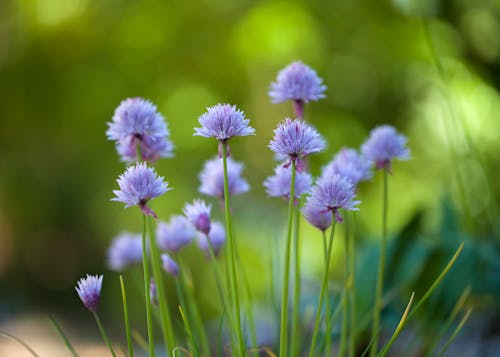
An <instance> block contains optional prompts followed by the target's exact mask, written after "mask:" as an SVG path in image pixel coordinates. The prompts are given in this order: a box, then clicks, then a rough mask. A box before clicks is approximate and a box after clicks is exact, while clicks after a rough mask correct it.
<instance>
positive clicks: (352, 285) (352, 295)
mask: <svg viewBox="0 0 500 357" xmlns="http://www.w3.org/2000/svg"><path fill="white" fill-rule="evenodd" d="M351 217H352V218H353V219H352V220H351ZM345 225H346V239H347V245H348V249H349V281H348V294H349V307H350V309H349V313H350V314H349V317H350V320H349V329H350V330H349V357H354V355H355V354H356V258H355V245H354V225H355V224H354V215H352V216H351V214H350V212H347V214H346V222H345Z"/></svg>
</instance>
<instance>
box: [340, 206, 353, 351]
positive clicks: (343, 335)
mask: <svg viewBox="0 0 500 357" xmlns="http://www.w3.org/2000/svg"><path fill="white" fill-rule="evenodd" d="M344 227H345V241H344V290H343V292H342V329H341V331H340V346H339V353H338V357H342V356H344V353H345V350H346V340H347V319H348V312H349V277H350V265H351V257H350V249H349V248H350V247H349V222H348V218H347V214H346V222H345V226H344Z"/></svg>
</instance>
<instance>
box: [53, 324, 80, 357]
mask: <svg viewBox="0 0 500 357" xmlns="http://www.w3.org/2000/svg"><path fill="white" fill-rule="evenodd" d="M49 321H50V323H51V325H52V327H54V330H56V332H57V334H58V335H59V337H60V338H61V340H63V342H64V344H65V345H66V347H67V348H68V350H69V351H70V352H71V354H72V355H73V357H78V353H76V351H75V349H74V348H73V345H72V344H71V342H69V339H68V337H66V334H65V333H64V331H63V330H62V328H61V326H59V324H58V323H57V321H56V319H54V318H53V317H52V316H49Z"/></svg>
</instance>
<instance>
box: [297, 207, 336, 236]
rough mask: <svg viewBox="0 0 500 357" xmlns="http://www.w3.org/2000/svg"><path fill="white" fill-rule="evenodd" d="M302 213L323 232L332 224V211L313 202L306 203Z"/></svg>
mask: <svg viewBox="0 0 500 357" xmlns="http://www.w3.org/2000/svg"><path fill="white" fill-rule="evenodd" d="M302 214H303V215H304V217H306V219H307V221H308V222H309V223H311V224H312V225H313V226H314V227H316V228H318V229H320V230H321V231H323V232H324V231H326V230H327V229H328V227H330V225H331V224H332V214H331V212H330V211H326V210H324V209H321V208H318V207H316V206H313V205H311V204H306V205H305V206H304V208H303V209H302Z"/></svg>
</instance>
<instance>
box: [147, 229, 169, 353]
mask: <svg viewBox="0 0 500 357" xmlns="http://www.w3.org/2000/svg"><path fill="white" fill-rule="evenodd" d="M150 224H151V221H150ZM151 228H152V227H150V230H149V249H150V251H151V265H152V267H153V276H154V278H155V282H156V288H157V290H158V305H159V307H160V320H161V327H162V332H163V340H164V343H165V352H166V355H167V356H170V351H172V350H173V349H174V348H175V336H174V332H173V329H172V319H171V317H170V310H169V309H168V304H167V302H168V298H167V294H166V291H165V281H164V280H163V273H162V268H161V262H160V252H159V249H158V244H157V243H156V239H155V235H154V234H153V232H154V230H153V229H151Z"/></svg>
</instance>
